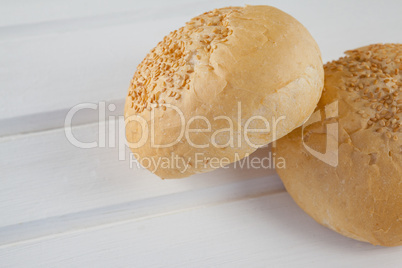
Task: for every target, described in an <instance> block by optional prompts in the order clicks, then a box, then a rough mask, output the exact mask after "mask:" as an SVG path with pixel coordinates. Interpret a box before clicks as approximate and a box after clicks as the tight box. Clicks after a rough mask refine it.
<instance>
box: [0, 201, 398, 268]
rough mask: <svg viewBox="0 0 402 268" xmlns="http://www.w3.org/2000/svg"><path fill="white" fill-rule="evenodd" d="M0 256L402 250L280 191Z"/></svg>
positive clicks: (76, 259) (364, 261)
mask: <svg viewBox="0 0 402 268" xmlns="http://www.w3.org/2000/svg"><path fill="white" fill-rule="evenodd" d="M206 197H207V196H206ZM0 259H1V262H2V266H4V267H20V266H26V265H27V264H29V266H30V267H78V266H79V267H82V266H93V265H95V266H96V267H133V266H135V267H211V266H213V267H217V266H219V267H246V266H252V267H267V266H269V267H278V266H280V267H295V266H308V267H323V266H325V267H356V266H358V267H400V263H401V262H402V255H401V254H400V249H399V248H381V247H374V246H371V245H369V244H366V243H362V242H357V241H354V240H351V239H348V238H345V237H343V236H341V235H338V234H336V233H334V232H332V231H330V230H328V229H326V228H324V227H322V226H320V225H318V224H317V223H315V222H314V221H313V220H312V219H311V218H310V217H308V216H307V215H306V214H305V213H303V212H302V211H301V210H300V209H299V208H298V207H297V206H296V205H295V204H294V203H293V201H292V200H291V199H290V197H289V196H288V195H287V194H286V193H278V194H274V195H272V194H270V195H263V196H260V197H256V198H245V199H241V200H238V201H231V202H225V203H218V204H211V205H209V206H205V207H197V208H194V209H190V210H186V211H179V212H175V213H171V214H163V215H155V217H151V218H145V219H133V220H132V221H127V222H121V223H119V222H117V223H115V224H114V225H111V226H100V227H99V228H93V229H84V230H81V231H79V232H71V233H65V234H61V235H56V236H51V237H45V238H43V239H39V240H34V241H26V242H25V243H19V244H14V245H8V246H3V247H1V250H0Z"/></svg>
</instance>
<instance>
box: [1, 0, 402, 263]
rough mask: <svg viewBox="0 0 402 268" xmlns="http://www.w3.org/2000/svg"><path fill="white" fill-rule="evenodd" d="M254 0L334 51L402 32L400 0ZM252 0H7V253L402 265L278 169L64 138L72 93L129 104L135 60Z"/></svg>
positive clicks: (333, 54)
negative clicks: (306, 207) (336, 221)
mask: <svg viewBox="0 0 402 268" xmlns="http://www.w3.org/2000/svg"><path fill="white" fill-rule="evenodd" d="M247 3H248V4H269V5H273V6H276V7H278V8H280V9H282V10H284V11H286V12H288V13H290V14H291V15H293V16H294V17H296V18H297V19H298V20H299V21H301V22H302V23H303V24H304V25H305V26H306V27H307V28H308V29H309V30H310V32H311V33H312V35H313V36H314V37H315V38H316V40H317V42H318V43H319V45H320V47H321V50H322V54H323V60H324V61H328V60H332V59H335V58H338V57H340V56H341V55H342V52H343V51H344V50H347V49H351V48H355V47H358V46H362V45H367V44H370V43H376V42H402V16H401V11H402V4H401V2H400V1H397V0H395V1H332V2H326V1H319V0H315V1H312V0H309V1H280V2H279V1H248V2H247ZM243 4H245V2H243V1H237V0H236V1H219V2H217V1H191V2H190V1H185V0H170V1H162V0H157V1H155V0H152V1H151V0H148V1H134V0H113V1H95V0H70V1H52V0H41V1H30V0H19V1H15V0H0V267H161V266H165V267H221V266H223V267H267V266H293V267H295V266H297V267H298V266H308V267H323V266H324V267H339V266H346V267H356V266H360V267H402V248H382V247H374V246H371V245H369V244H365V243H361V242H357V241H354V240H351V239H348V238H345V237H342V236H340V235H338V234H336V233H334V232H332V231H330V230H328V229H326V228H324V227H322V226H320V225H318V224H317V223H315V222H314V221H313V220H312V219H310V218H309V217H308V216H307V215H306V214H304V213H303V212H302V211H301V210H300V209H299V208H298V207H297V206H296V205H295V203H294V202H293V201H292V200H291V198H290V197H289V195H288V194H287V193H286V192H285V190H284V188H283V186H282V184H281V182H280V180H279V178H278V176H277V175H276V174H275V171H274V170H272V169H247V168H245V167H244V168H242V169H239V168H236V169H235V168H234V167H233V166H232V167H231V168H229V169H221V170H217V171H214V172H212V173H208V174H203V175H198V176H194V177H191V178H188V179H183V180H167V181H162V180H160V179H158V178H157V177H155V176H153V175H152V174H151V173H149V172H148V171H146V170H143V169H138V168H136V167H132V168H130V161H129V160H128V159H126V160H125V161H119V160H118V147H116V146H113V144H112V143H111V144H109V143H107V144H106V146H105V147H99V146H98V147H97V148H93V149H79V148H76V147H74V146H73V145H72V144H70V143H69V142H68V141H67V139H66V136H65V129H64V128H63V125H64V119H65V115H66V114H67V111H68V110H69V109H70V108H71V107H73V106H74V105H77V104H79V103H84V102H91V103H95V104H99V102H101V101H106V102H107V104H114V105H116V107H117V108H116V110H115V111H113V112H110V111H108V113H107V116H113V118H115V117H116V116H118V115H121V114H122V103H123V99H124V97H125V95H126V90H127V87H128V84H129V81H130V79H131V76H132V75H133V73H134V71H135V68H136V66H137V64H138V63H139V62H140V60H141V59H142V58H143V57H144V56H145V54H146V53H147V51H148V50H149V49H151V48H152V47H153V46H154V45H155V44H156V43H157V42H158V41H159V40H161V39H162V37H163V36H164V35H165V34H167V33H168V32H169V31H171V30H173V29H175V28H178V27H180V26H181V25H183V23H184V22H185V21H187V20H189V19H190V18H191V17H193V16H195V15H197V14H199V13H202V12H204V11H207V10H209V9H213V8H216V7H222V6H227V5H243ZM106 118H108V117H106ZM101 121H102V122H101V123H99V124H98V123H97V122H98V114H97V111H94V110H90V109H85V110H82V111H80V112H79V113H77V114H76V116H75V117H74V119H73V123H74V127H73V129H72V132H73V134H74V135H75V136H76V137H77V139H80V140H83V141H96V140H97V138H98V132H99V125H100V129H101V131H103V130H102V127H103V126H104V127H105V129H106V131H109V129H110V128H109V127H110V124H109V122H108V121H107V120H106V121H103V120H101ZM111 131H112V130H111ZM115 131H116V133H117V132H118V129H116V130H115ZM112 132H113V131H112ZM108 133H109V132H108ZM116 135H117V134H116ZM110 140H111V141H114V138H113V136H111V138H110ZM268 150H269V149H262V150H260V151H258V152H257V155H258V156H261V157H262V156H264V155H265V154H266V153H267V152H268ZM127 155H128V151H126V156H127Z"/></svg>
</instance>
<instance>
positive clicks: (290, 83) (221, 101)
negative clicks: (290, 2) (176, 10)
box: [125, 6, 323, 178]
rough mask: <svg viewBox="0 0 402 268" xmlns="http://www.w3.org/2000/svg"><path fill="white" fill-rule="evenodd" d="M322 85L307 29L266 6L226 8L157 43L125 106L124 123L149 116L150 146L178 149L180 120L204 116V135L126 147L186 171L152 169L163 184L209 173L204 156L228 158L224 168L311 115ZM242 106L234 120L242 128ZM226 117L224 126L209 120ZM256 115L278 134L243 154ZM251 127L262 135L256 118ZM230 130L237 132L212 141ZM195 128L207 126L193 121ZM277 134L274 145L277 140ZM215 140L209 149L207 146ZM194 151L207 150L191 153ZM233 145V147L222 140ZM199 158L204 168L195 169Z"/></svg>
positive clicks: (256, 139)
mask: <svg viewBox="0 0 402 268" xmlns="http://www.w3.org/2000/svg"><path fill="white" fill-rule="evenodd" d="M322 86H323V67H322V62H321V56H320V51H319V49H318V46H317V44H316V43H315V41H314V39H313V38H312V37H311V35H310V34H309V33H308V31H307V30H306V29H305V28H304V27H303V26H302V25H301V24H300V23H299V22H298V21H296V20H295V19H294V18H292V17H291V16H289V15H287V14H286V13H283V12H282V11H280V10H278V9H276V8H273V7H269V6H246V7H230V8H223V9H218V10H214V11H210V12H206V13H204V14H202V15H200V16H198V17H196V18H194V19H192V20H191V21H190V22H189V23H187V24H186V26H184V27H183V28H180V29H179V30H178V31H175V32H173V33H171V34H170V35H168V36H167V37H165V38H164V40H163V41H162V42H161V43H159V44H158V46H157V47H156V48H155V49H153V50H152V51H151V53H150V54H149V55H148V56H147V57H146V59H145V60H144V61H143V62H142V63H141V64H140V65H139V67H138V70H137V72H136V74H135V75H134V78H133V81H132V84H131V86H130V88H129V94H128V97H127V100H126V106H125V117H126V118H129V117H130V116H132V115H139V116H141V117H142V118H144V119H145V121H146V122H148V123H150V122H151V121H152V120H151V116H152V114H153V113H154V118H155V122H156V124H155V133H154V134H155V135H154V137H153V138H154V139H155V143H157V144H167V143H170V142H173V141H175V139H176V137H178V136H179V133H181V130H182V121H181V120H180V119H181V118H180V116H179V113H178V112H177V111H176V110H174V109H172V108H171V107H169V105H174V106H175V107H177V108H178V109H179V110H180V111H181V112H182V115H183V117H184V118H185V122H187V123H188V121H189V120H191V119H192V118H195V117H197V116H202V117H203V118H205V119H206V120H207V121H208V122H209V123H210V129H211V131H209V132H198V133H197V132H191V133H189V134H188V136H187V137H186V136H185V135H184V136H183V137H181V138H180V139H179V142H177V143H175V144H174V145H172V146H169V147H168V148H155V147H153V146H152V145H151V142H150V140H151V138H152V137H151V136H152V134H151V133H150V132H149V133H148V137H149V138H148V142H146V143H145V144H144V145H142V146H141V147H140V148H134V147H135V146H131V149H132V151H133V152H134V153H135V154H136V156H137V157H138V158H139V160H141V159H145V158H152V159H151V162H152V163H156V162H157V161H158V160H159V159H160V158H161V157H167V158H168V157H171V155H172V154H174V155H176V156H178V157H180V158H182V159H183V160H184V161H185V162H186V163H188V166H187V167H188V168H187V169H186V170H185V171H184V170H183V169H180V168H178V167H172V166H170V167H166V168H163V167H160V166H159V167H156V166H155V164H151V165H150V166H149V169H150V170H151V171H153V172H154V173H155V174H157V175H158V176H160V177H162V178H180V177H187V176H190V175H193V174H196V173H201V172H206V171H209V170H212V169H214V168H216V167H214V166H212V165H211V164H210V163H208V161H209V160H208V158H227V159H228V163H230V162H233V161H236V160H237V159H239V158H240V159H241V158H243V157H244V156H246V155H248V154H250V153H252V152H253V151H255V150H256V148H257V147H258V146H262V145H265V144H267V143H269V142H271V141H273V140H275V139H276V138H279V137H282V136H283V135H285V134H287V133H289V132H290V131H291V130H293V129H294V128H295V127H297V126H299V125H301V124H302V123H303V122H304V121H305V120H306V119H307V118H308V116H309V115H310V114H311V113H312V111H313V110H314V108H315V106H316V104H317V102H318V100H319V97H320V95H321V91H322ZM239 103H240V105H241V111H240V113H241V120H240V121H239V117H238V115H239ZM218 116H225V117H227V118H228V119H229V121H231V122H232V124H230V123H229V122H228V120H223V119H216V118H217V117H218ZM252 116H263V117H264V118H266V119H267V120H268V121H269V122H270V123H273V122H271V120H272V118H276V119H277V118H279V117H280V116H286V120H280V122H279V123H278V127H277V130H276V131H275V133H274V131H267V132H266V133H251V134H250V135H249V136H248V137H249V139H250V140H251V141H252V143H253V144H257V146H250V145H249V144H248V143H247V141H246V140H245V137H244V135H243V130H244V128H245V124H246V122H247V119H248V118H250V117H252ZM250 126H251V127H252V128H264V126H265V124H264V123H263V122H262V121H258V120H255V121H253V123H252V124H250ZM229 127H232V128H233V129H234V131H232V132H229V131H226V132H221V133H219V135H215V136H214V133H215V132H216V131H217V130H221V129H227V128H229ZM191 128H192V129H205V128H208V126H207V124H206V123H205V122H203V121H201V120H194V121H193V123H192V124H191ZM142 133H143V132H142V128H141V126H140V124H138V123H137V122H136V121H131V122H130V123H128V125H127V127H126V136H127V139H128V141H130V142H135V141H138V140H140V138H141V135H142ZM274 135H276V137H275V136H274ZM214 139H215V141H216V142H215V143H213V140H214ZM189 140H191V143H192V144H196V145H208V146H207V147H205V148H197V146H192V144H190V142H189ZM228 140H231V142H228ZM196 154H202V157H203V159H205V161H204V164H203V165H201V166H200V165H196V163H195V162H194V161H195V158H196Z"/></svg>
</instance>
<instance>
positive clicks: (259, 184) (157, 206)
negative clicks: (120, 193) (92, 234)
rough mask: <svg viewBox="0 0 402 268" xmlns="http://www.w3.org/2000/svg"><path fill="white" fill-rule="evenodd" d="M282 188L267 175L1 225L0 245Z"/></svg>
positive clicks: (272, 192)
mask: <svg viewBox="0 0 402 268" xmlns="http://www.w3.org/2000/svg"><path fill="white" fill-rule="evenodd" d="M284 192H285V190H284V187H283V185H282V183H281V182H280V180H279V179H278V178H277V176H276V175H271V176H268V177H263V178H257V179H252V180H248V181H240V182H236V183H231V184H226V185H222V186H218V187H210V188H206V189H201V190H192V191H187V192H182V193H175V194H169V195H165V196H159V197H154V198H149V199H144V200H138V201H134V202H129V203H125V204H118V205H113V206H108V207H103V208H99V209H93V210H89V211H82V212H78V213H72V214H68V215H63V216H57V217H51V218H46V219H41V220H38V221H32V222H26V223H22V224H15V225H11V226H5V227H2V228H0V237H1V241H0V249H4V248H8V247H12V246H15V245H19V244H25V243H29V242H32V241H40V240H44V239H48V238H54V237H59V236H63V235H67V234H72V233H80V232H85V231H88V230H94V229H102V228H107V227H110V226H115V225H120V224H125V223H129V222H137V221H143V220H147V219H151V218H156V217H163V216H166V215H172V214H178V213H181V212H187V211H191V210H196V209H203V208H207V207H212V206H219V205H222V204H225V203H232V202H237V201H243V200H249V199H255V198H259V197H262V196H268V195H274V194H278V193H284ZM183 204H185V205H184V206H183Z"/></svg>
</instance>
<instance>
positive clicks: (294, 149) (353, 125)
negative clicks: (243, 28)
mask: <svg viewBox="0 0 402 268" xmlns="http://www.w3.org/2000/svg"><path fill="white" fill-rule="evenodd" d="M346 54H347V56H346V57H343V58H340V59H339V60H337V61H333V62H330V63H328V64H326V65H325V85H324V91H323V95H322V98H321V100H320V102H319V104H318V107H317V110H319V111H320V112H321V114H322V119H321V120H319V121H318V122H316V123H314V124H311V125H308V124H309V123H306V127H305V129H304V135H303V139H304V144H303V142H302V135H301V131H302V130H301V128H298V129H296V130H295V131H293V132H292V133H290V134H289V135H287V136H285V137H283V138H282V139H280V140H279V141H278V142H277V148H276V150H275V152H276V154H277V156H278V157H284V158H285V159H286V168H285V169H278V173H279V175H280V177H281V179H282V180H283V182H284V184H285V187H286V189H287V190H288V192H289V193H290V195H291V196H292V197H293V198H294V200H295V201H296V203H297V204H298V205H299V206H300V207H301V208H302V209H303V210H305V211H306V212H307V213H308V214H309V215H311V216H312V217H313V218H314V219H315V220H317V221H318V222H319V223H321V224H323V225H325V226H327V227H329V228H331V229H333V230H335V231H337V232H339V233H341V234H343V235H345V236H348V237H351V238H354V239H358V240H361V241H366V242H370V243H372V244H374V245H384V246H397V245H402V142H401V140H402V129H401V123H402V122H401V116H402V99H401V97H400V96H401V88H402V77H401V74H400V71H401V69H402V45H401V44H385V45H382V44H377V45H371V46H367V47H362V48H359V49H355V50H352V51H347V52H346ZM335 102H337V103H338V107H339V112H338V114H339V115H338V117H337V118H336V119H334V118H332V119H329V118H325V116H324V113H323V111H324V110H325V109H326V108H328V107H329V106H330V105H331V104H333V103H335ZM313 117H314V116H313ZM331 123H338V130H339V132H338V134H339V139H338V143H337V144H338V146H337V148H336V149H338V150H339V151H338V159H339V162H338V165H337V166H336V167H334V166H331V165H329V164H327V163H324V162H323V161H322V159H321V160H320V159H318V158H317V157H315V156H313V155H312V154H311V152H309V151H308V150H307V148H312V149H313V150H314V151H318V152H320V153H325V152H326V149H327V148H326V144H327V140H328V139H334V136H333V135H331V134H330V133H329V131H327V129H328V128H327V124H331ZM327 152H328V149H327Z"/></svg>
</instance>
